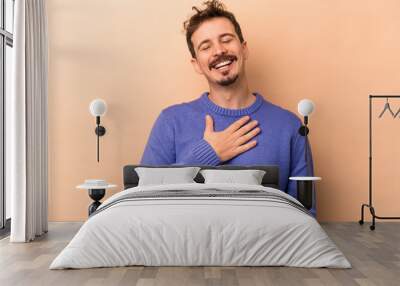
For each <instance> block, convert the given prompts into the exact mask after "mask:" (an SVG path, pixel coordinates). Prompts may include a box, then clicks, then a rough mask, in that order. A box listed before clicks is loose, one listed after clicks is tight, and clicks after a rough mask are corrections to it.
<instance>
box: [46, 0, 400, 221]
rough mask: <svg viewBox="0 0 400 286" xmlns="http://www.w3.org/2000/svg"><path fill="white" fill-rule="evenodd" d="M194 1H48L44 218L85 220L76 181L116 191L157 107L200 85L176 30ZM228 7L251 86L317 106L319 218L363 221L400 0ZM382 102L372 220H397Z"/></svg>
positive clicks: (394, 164) (189, 95)
mask: <svg viewBox="0 0 400 286" xmlns="http://www.w3.org/2000/svg"><path fill="white" fill-rule="evenodd" d="M199 3H200V2H199V1H183V0H181V1H178V0H172V1H139V0H137V1H132V0H113V1H109V0H68V1H65V0H49V1H47V6H48V17H49V20H48V22H49V38H50V47H49V48H50V67H49V71H50V75H49V135H50V138H49V145H50V192H49V219H50V220H52V221H78V220H84V219H85V218H86V217H87V206H88V205H89V203H90V199H89V198H88V196H87V193H86V192H85V191H78V190H76V189H75V186H76V185H78V184H79V183H81V182H82V181H83V180H84V179H87V178H104V179H107V180H109V181H110V182H113V183H116V184H118V185H119V186H122V167H123V166H124V165H125V164H132V163H138V162H139V160H140V158H141V154H142V152H143V149H144V146H145V143H146V141H147V137H148V135H149V132H150V129H151V127H152V124H153V122H154V120H155V118H156V117H157V115H158V114H159V112H160V110H161V109H162V108H164V107H166V106H169V105H171V104H174V103H179V102H184V101H189V100H191V99H194V98H196V97H198V96H199V94H200V93H201V92H203V91H205V90H206V89H207V85H206V82H205V80H204V79H203V78H202V77H201V76H199V75H197V74H195V73H194V71H193V70H192V67H191V65H190V63H189V60H190V56H189V52H188V50H187V47H186V43H185V37H184V34H183V31H182V23H183V21H184V20H185V19H186V17H187V16H189V15H190V14H191V6H192V5H197V4H199ZM225 3H226V4H227V6H228V8H229V9H230V10H231V11H233V12H234V13H235V15H236V17H237V19H238V21H239V22H240V23H241V26H242V29H243V33H244V36H245V38H246V40H247V41H248V45H249V48H250V53H251V54H250V59H249V62H248V65H247V70H248V77H249V79H250V84H251V88H252V89H253V90H254V91H259V92H261V93H262V94H263V95H264V97H265V98H267V99H268V100H270V101H272V102H274V103H276V104H279V105H281V106H283V107H285V108H287V109H289V110H291V111H293V112H296V109H297V102H298V101H299V100H300V99H302V98H310V99H312V100H313V101H314V102H315V103H316V106H317V109H316V112H315V113H314V114H313V115H312V117H311V118H310V119H311V123H310V127H311V138H310V139H311V143H312V148H313V153H314V160H315V170H316V175H319V176H321V177H323V181H321V182H320V183H318V200H317V204H318V219H319V220H321V221H350V220H358V219H359V207H360V204H361V202H365V201H367V198H368V196H367V194H368V95H369V94H378V93H380V94H382V93H383V94H395V93H396V92H397V93H398V94H400V37H399V35H400V17H398V11H400V1H398V0H384V1H376V0H352V1H349V0H335V1H323V0H302V1H299V0H268V1H266V0H262V1H261V0H258V1H257V0H251V1H240V0H232V1H225ZM95 98H103V99H104V100H106V101H107V103H108V107H109V110H108V112H107V114H106V116H105V117H104V118H103V121H102V123H103V124H104V126H105V127H106V128H107V134H106V135H105V136H104V137H103V138H102V139H101V162H100V163H97V162H96V149H95V148H96V137H95V134H94V127H95V119H94V118H93V117H92V116H91V115H90V114H89V110H88V106H89V103H90V101H91V100H93V99H95ZM383 104H384V101H377V102H376V109H375V110H374V118H375V119H374V128H375V127H376V128H375V130H376V133H375V134H374V156H376V161H375V163H374V168H375V171H376V172H375V174H374V178H376V179H375V181H374V186H375V205H376V208H377V212H378V214H379V215H400V207H399V205H400V178H399V177H400V176H399V164H400V156H399V155H400V151H399V148H398V145H399V144H398V142H400V141H399V139H400V136H399V134H398V133H399V132H398V131H399V126H400V118H398V119H392V118H389V117H386V118H385V119H382V120H376V117H377V114H379V112H380V110H381V109H382V108H383ZM392 106H393V107H395V110H396V111H397V109H398V108H400V100H399V101H398V102H395V101H392ZM115 191H117V190H115ZM115 191H113V192H115ZM113 192H109V193H108V195H110V194H112V193H113Z"/></svg>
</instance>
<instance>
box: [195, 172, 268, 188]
mask: <svg viewBox="0 0 400 286" xmlns="http://www.w3.org/2000/svg"><path fill="white" fill-rule="evenodd" d="M200 174H201V175H202V176H203V177H204V183H205V184H210V183H211V184H212V183H224V184H229V183H234V184H246V185H261V182H262V179H263V177H264V175H265V171H262V170H216V169H209V170H201V171H200Z"/></svg>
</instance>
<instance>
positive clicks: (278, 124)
mask: <svg viewBox="0 0 400 286" xmlns="http://www.w3.org/2000/svg"><path fill="white" fill-rule="evenodd" d="M254 95H255V96H256V100H255V102H254V103H253V104H252V105H251V106H249V107H247V108H243V109H227V108H222V107H220V106H218V105H216V104H214V103H213V102H212V101H211V100H210V99H209V98H208V93H204V94H203V95H201V97H200V98H198V99H196V100H194V101H191V102H188V103H182V104H177V105H173V106H170V107H168V108H166V109H164V110H163V111H162V112H161V114H160V115H159V117H158V118H157V120H156V122H155V124H154V126H153V129H152V131H151V134H150V138H149V140H148V142H147V146H146V148H145V151H144V154H143V157H142V160H141V164H145V165H170V164H179V165H214V166H215V165H219V164H222V163H223V164H229V165H242V166H245V165H279V187H280V189H281V190H283V191H285V192H287V193H289V194H290V195H292V196H293V197H296V193H297V192H296V182H294V181H290V180H289V177H292V176H293V177H294V176H306V175H307V171H306V163H305V158H304V148H305V146H306V143H305V138H304V137H302V136H300V135H299V133H298V129H299V127H300V126H301V121H300V120H299V118H298V117H297V116H296V115H294V114H293V113H291V112H290V111H288V110H285V109H283V108H281V107H279V106H276V105H274V104H272V103H270V102H268V101H267V100H265V99H264V98H263V97H262V96H261V95H259V94H254ZM206 114H209V115H211V116H212V118H213V120H214V130H215V131H222V130H224V129H225V128H227V127H228V126H229V125H230V124H232V123H233V122H234V121H236V120H238V119H239V118H241V117H243V116H245V115H249V116H250V117H251V119H252V120H257V121H258V122H259V125H258V126H259V127H260V128H261V132H260V133H259V134H258V135H257V136H255V137H254V138H253V139H256V140H257V145H256V146H255V147H254V148H252V149H250V150H248V151H247V152H244V153H242V154H239V155H238V156H236V157H234V158H232V159H231V160H229V161H225V162H221V161H220V160H219V158H218V156H217V155H216V153H215V151H214V149H213V148H212V147H211V146H210V145H209V144H208V143H207V142H206V141H205V140H204V139H203V134H204V129H205V116H206ZM308 154H310V157H309V163H310V165H309V174H308V175H312V172H313V167H312V156H311V152H308ZM312 212H313V213H315V208H313V210H312Z"/></svg>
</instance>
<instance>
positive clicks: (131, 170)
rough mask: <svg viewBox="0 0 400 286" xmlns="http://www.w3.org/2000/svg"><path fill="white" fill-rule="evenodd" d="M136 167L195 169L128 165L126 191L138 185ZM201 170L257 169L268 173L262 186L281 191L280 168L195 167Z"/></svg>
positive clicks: (198, 175) (201, 180) (174, 166)
mask: <svg viewBox="0 0 400 286" xmlns="http://www.w3.org/2000/svg"><path fill="white" fill-rule="evenodd" d="M136 167H148V168H161V167H164V168H165V167H168V168H182V167H193V166H182V165H168V166H165V165H162V166H147V165H126V166H125V167H124V189H128V188H133V187H136V186H137V185H138V182H139V176H138V174H137V173H136V171H135V168H136ZM195 167H200V168H201V169H203V170H204V169H221V170H246V169H256V170H264V171H265V172H266V173H265V175H264V177H263V179H262V185H263V186H265V187H271V188H275V189H279V167H278V166H234V165H219V166H216V167H214V166H195ZM194 180H195V181H196V182H197V183H204V178H203V176H202V175H201V174H200V173H198V174H197V176H196V178H194Z"/></svg>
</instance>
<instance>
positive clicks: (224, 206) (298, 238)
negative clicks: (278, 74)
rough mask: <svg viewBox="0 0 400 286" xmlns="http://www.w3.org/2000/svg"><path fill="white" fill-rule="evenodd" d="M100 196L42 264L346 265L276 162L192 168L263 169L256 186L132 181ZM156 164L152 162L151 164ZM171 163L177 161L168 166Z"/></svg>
mask: <svg viewBox="0 0 400 286" xmlns="http://www.w3.org/2000/svg"><path fill="white" fill-rule="evenodd" d="M136 167H138V166H137V165H129V166H125V167H124V188H125V190H124V191H122V192H119V193H117V194H115V195H113V196H111V197H110V198H108V199H107V200H105V201H104V202H103V204H102V205H101V206H100V207H99V209H98V210H97V211H96V212H95V213H94V214H93V215H92V216H91V217H90V218H89V219H88V220H87V221H86V222H85V223H84V224H83V225H82V227H81V228H80V230H79V231H78V233H77V234H76V235H75V237H74V238H73V239H72V240H71V242H70V243H69V244H68V245H67V246H66V247H65V248H64V249H63V250H62V252H61V253H60V254H59V255H58V256H57V257H56V258H55V259H54V261H53V262H52V264H51V265H50V269H66V268H92V267H117V266H129V265H144V266H291V267H313V268H314V267H329V268H350V267H351V265H350V263H349V262H348V260H347V259H346V258H345V256H344V255H343V253H342V252H341V251H340V250H339V249H338V248H337V247H336V245H335V244H334V243H333V241H331V239H330V238H329V237H328V236H327V234H326V233H325V231H324V230H323V229H322V228H321V226H320V225H319V223H318V222H317V221H316V219H315V218H314V217H313V216H311V215H310V214H309V212H308V210H307V209H305V208H304V207H303V206H302V205H301V204H300V203H299V202H298V201H297V200H296V199H294V198H292V197H291V196H289V195H287V194H286V193H284V192H282V191H280V190H279V189H278V182H279V170H278V167H277V166H249V167H243V166H218V167H209V166H200V167H201V168H202V169H215V168H217V169H225V170H226V169H229V170H232V169H235V170H244V169H259V170H264V171H265V175H263V177H262V182H261V185H250V184H235V183H225V184H221V183H204V179H203V177H202V176H201V175H200V174H198V175H197V176H196V177H195V179H194V180H195V182H193V183H184V184H183V183H181V184H159V185H150V186H140V185H138V181H139V177H138V174H137V172H136V171H135V168H136ZM157 167H159V166H157ZM169 168H179V166H169Z"/></svg>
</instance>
